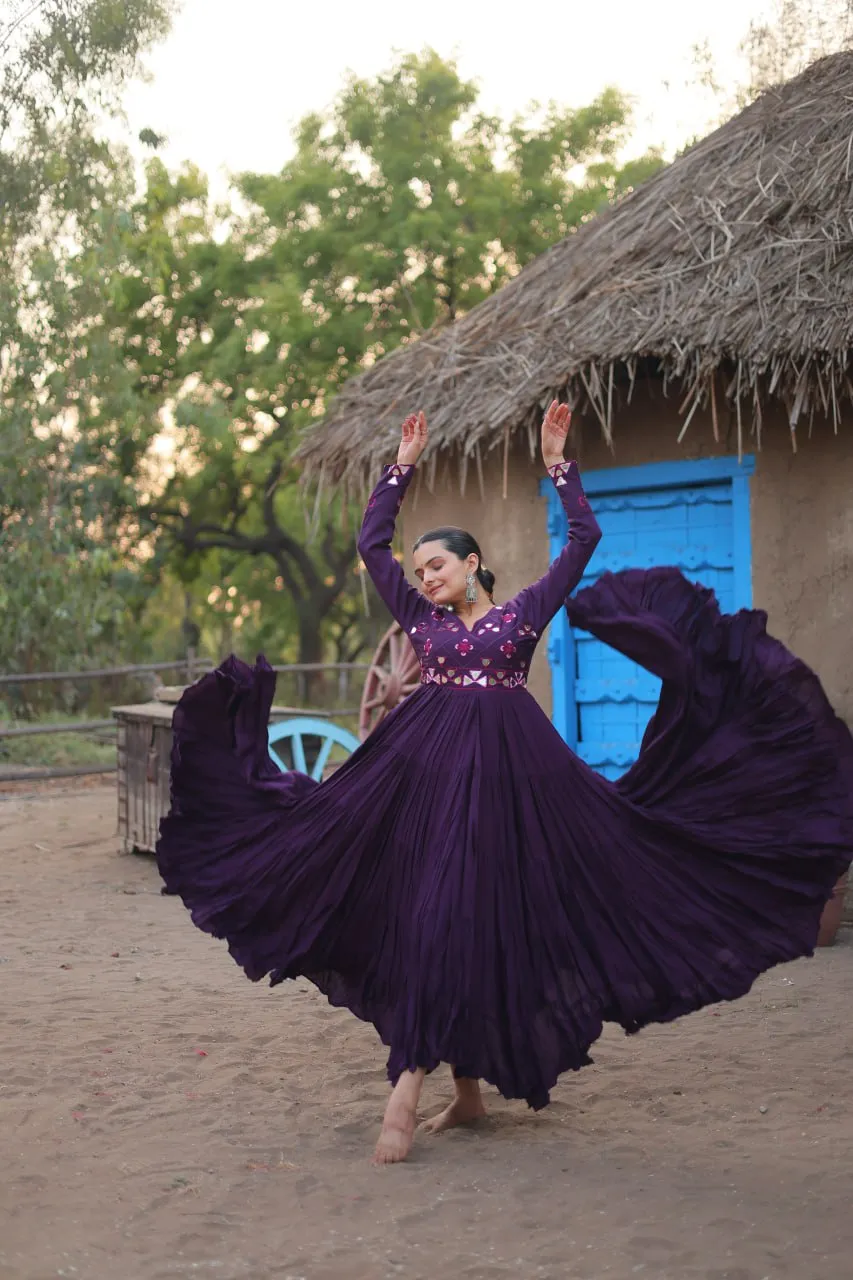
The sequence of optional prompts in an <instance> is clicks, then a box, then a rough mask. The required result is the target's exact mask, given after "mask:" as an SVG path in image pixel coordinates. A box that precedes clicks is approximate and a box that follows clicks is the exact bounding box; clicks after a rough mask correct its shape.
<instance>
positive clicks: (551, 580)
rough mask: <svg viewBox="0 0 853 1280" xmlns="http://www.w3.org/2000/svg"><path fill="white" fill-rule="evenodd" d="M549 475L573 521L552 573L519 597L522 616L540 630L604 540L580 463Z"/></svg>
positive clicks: (567, 464) (560, 466)
mask: <svg viewBox="0 0 853 1280" xmlns="http://www.w3.org/2000/svg"><path fill="white" fill-rule="evenodd" d="M548 474H549V475H550V477H551V479H552V480H553V481H554V486H555V488H556V490H557V493H558V495H559V498H560V501H561V503H562V504H563V510H564V511H565V513H566V517H567V519H568V522H569V537H568V541H567V542H566V545H565V546H564V547H563V550H562V551H561V552H560V554H559V555H558V556H557V559H556V560H555V561H554V562H553V564H552V565H551V567H550V568H549V569H548V572H547V573H546V574H544V575H543V576H542V577H541V578H540V579H539V581H538V582H534V583H533V584H532V585H531V586H529V587H526V588H525V590H524V591H522V592H520V593H519V595H518V596H516V598H515V603H516V605H517V607H518V610H519V613H520V615H521V617H523V618H524V620H525V621H526V622H529V623H530V625H531V626H533V627H535V628H536V630H537V631H541V630H542V628H543V627H545V626H547V625H548V623H549V622H550V621H551V619H552V618H553V617H554V615H555V613H557V611H558V610H559V609H560V608H561V607H562V606H563V605H564V604H565V602H566V599H567V598H568V596H569V595H570V594H571V593H572V591H574V589H575V587H576V586H577V585H578V583H579V582H580V580H581V578H582V577H583V573H584V570H585V569H586V566H587V565H588V564H589V561H590V559H591V557H592V553H593V551H595V548H596V547H597V546H598V544H599V542H600V541H601V530H600V528H599V527H598V521H597V520H596V518H595V516H594V515H593V514H592V511H591V510H590V506H589V503H588V502H587V499H586V495H585V493H584V491H583V486H582V485H581V478H580V473H579V471H578V466H577V463H576V462H560V463H558V464H557V465H556V466H553V467H549V468H548Z"/></svg>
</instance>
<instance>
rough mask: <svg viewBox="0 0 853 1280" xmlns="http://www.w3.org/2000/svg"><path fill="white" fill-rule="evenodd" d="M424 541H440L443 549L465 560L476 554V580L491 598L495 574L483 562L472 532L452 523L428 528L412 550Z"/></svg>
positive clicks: (415, 549) (478, 545)
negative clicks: (457, 527) (436, 527)
mask: <svg viewBox="0 0 853 1280" xmlns="http://www.w3.org/2000/svg"><path fill="white" fill-rule="evenodd" d="M425 542H440V543H441V544H442V546H443V547H444V549H445V551H450V552H451V553H452V554H453V555H455V556H458V557H459V559H460V560H467V559H468V556H471V555H474V556H476V557H477V560H478V562H479V563H478V564H477V580H478V582H479V583H480V586H481V587H482V588H483V590H484V591H485V593H486V595H487V596H489V597H490V598H491V596H492V595H493V594H494V590H495V575H494V574H493V573H492V571H491V569H487V568H486V566H485V565H484V564H483V553H482V551H481V550H480V544H479V543H478V542H477V539H476V538H475V537H474V536H473V534H470V533H466V532H465V530H464V529H456V528H455V527H454V526H453V525H446V526H444V527H443V528H441V529H430V530H429V532H428V533H422V534H421V536H420V537H419V538H418V540H417V542H416V543H415V545H414V546H413V547H412V551H417V549H418V547H420V546H422V545H423V543H425Z"/></svg>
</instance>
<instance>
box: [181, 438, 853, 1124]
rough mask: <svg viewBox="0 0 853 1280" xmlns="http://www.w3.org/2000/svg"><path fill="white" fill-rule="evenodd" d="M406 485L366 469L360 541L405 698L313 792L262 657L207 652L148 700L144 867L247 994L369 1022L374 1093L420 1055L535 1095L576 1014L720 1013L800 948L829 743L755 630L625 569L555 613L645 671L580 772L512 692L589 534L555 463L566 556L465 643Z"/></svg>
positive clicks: (852, 781) (521, 683)
mask: <svg viewBox="0 0 853 1280" xmlns="http://www.w3.org/2000/svg"><path fill="white" fill-rule="evenodd" d="M412 470H413V469H412V468H407V467H400V466H396V465H395V466H392V467H388V468H386V469H385V472H384V473H383V477H382V479H381V480H380V482H379V484H378V486H377V488H376V489H375V491H374V493H373V496H372V497H371V499H370V503H369V505H368V508H367V511H366V513H365V517H364V524H363V528H362V534H361V539H360V544H359V545H360V551H361V555H362V557H363V558H364V561H365V563H366V565H367V568H368V570H369V572H370V574H371V577H372V578H373V580H374V582H375V584H376V587H377V589H378V591H379V593H380V595H381V596H382V599H383V600H384V601H385V603H386V605H387V606H388V608H389V610H390V611H391V613H392V614H393V616H394V617H395V618H396V619H397V621H398V622H399V623H400V624H401V626H403V627H404V628H405V630H406V631H407V633H408V635H409V638H410V640H411V641H412V644H413V646H414V648H415V651H416V653H417V655H418V658H419V660H420V664H421V671H422V677H421V686H420V688H419V689H417V690H416V691H415V692H414V693H413V694H411V695H410V696H409V697H408V698H407V699H406V700H405V701H404V702H403V703H402V704H401V705H400V706H399V707H397V708H396V710H395V711H394V712H392V713H391V714H390V715H389V716H387V718H386V719H385V720H383V721H382V723H381V724H380V725H379V726H378V728H377V729H376V730H375V732H374V733H373V734H371V736H370V738H369V739H368V741H367V742H365V743H364V744H363V745H362V746H361V747H360V748H359V749H358V750H357V751H356V752H355V753H354V754H353V755H352V756H351V757H350V759H349V760H348V761H347V762H346V763H345V764H344V765H343V766H342V767H341V768H340V769H339V770H338V771H337V772H336V773H335V774H333V776H332V777H330V778H329V779H328V780H327V781H325V782H323V783H322V784H317V783H315V782H313V781H312V780H311V779H309V778H308V777H306V776H305V775H304V774H299V773H285V774H282V773H280V772H279V770H278V769H277V768H276V766H275V765H274V764H273V762H272V761H271V760H270V757H269V754H268V751H267V745H266V729H267V720H268V715H269V710H270V706H271V705H272V699H273V690H274V687H275V676H274V673H273V672H272V670H271V669H270V667H269V666H268V665H267V663H266V662H265V661H264V659H263V658H259V659H258V661H257V664H256V665H255V667H254V668H252V667H249V666H247V665H246V664H245V663H243V662H240V661H239V660H238V659H236V658H234V657H231V658H229V659H228V660H227V661H226V662H225V663H224V664H223V666H222V667H220V668H219V670H218V671H216V672H213V673H212V674H210V675H207V676H205V677H204V678H203V679H201V680H200V681H199V682H198V683H197V684H195V685H193V686H192V687H191V688H190V689H188V690H187V692H186V693H185V694H184V696H183V698H182V699H181V702H180V704H179V705H178V707H177V708H176V712H175V720H174V730H175V746H174V755H173V766H172V810H171V813H170V815H169V816H168V817H167V818H166V819H165V820H164V821H163V824H162V829H161V836H160V842H159V845H158V859H159V866H160V871H161V873H162V876H163V879H164V881H165V885H166V888H165V892H169V893H175V894H179V895H180V896H181V897H182V899H183V901H184V903H185V904H186V906H187V907H188V908H189V910H190V912H191V914H192V919H193V920H194V922H195V923H196V924H197V925H198V926H199V928H201V929H204V930H206V931H207V932H209V933H212V934H214V935H215V936H216V937H220V938H225V939H227V942H228V947H229V950H230V952H231V954H232V956H233V957H234V959H235V960H236V961H237V963H238V964H240V965H241V966H242V967H243V969H244V970H245V972H246V974H247V975H248V976H249V977H250V978H251V979H253V980H258V979H261V978H263V977H265V976H267V975H269V976H270V978H271V981H272V982H273V983H277V982H281V981H282V980H283V979H285V978H294V977H296V976H297V975H300V974H301V975H305V976H307V977H308V978H309V979H310V980H311V981H312V982H313V983H315V984H316V985H317V987H319V988H320V990H321V991H323V992H324V993H325V994H326V996H327V997H328V999H329V1000H330V1001H331V1002H332V1004H334V1005H342V1006H345V1007H346V1008H348V1009H350V1010H351V1011H352V1012H353V1013H354V1014H356V1016H357V1017H359V1018H362V1019H365V1020H367V1021H369V1022H372V1023H373V1025H374V1026H375V1027H376V1029H377V1031H378V1033H379V1035H380V1036H381V1038H382V1040H383V1041H384V1042H385V1044H386V1045H387V1046H388V1047H389V1050H390V1056H389V1062H388V1072H389V1077H390V1079H391V1080H392V1081H393V1080H395V1079H396V1078H397V1076H398V1075H399V1074H400V1072H401V1071H403V1070H405V1069H414V1068H417V1067H424V1068H426V1069H427V1070H431V1069H433V1068H434V1067H436V1066H437V1065H438V1063H439V1062H448V1063H451V1064H453V1066H454V1068H455V1070H456V1071H457V1074H461V1075H467V1076H474V1077H481V1078H483V1079H485V1080H487V1081H489V1082H490V1083H492V1084H493V1085H495V1086H496V1087H497V1088H498V1089H499V1090H500V1092H501V1093H502V1094H503V1095H504V1096H505V1097H509V1098H524V1099H526V1100H527V1102H528V1103H529V1104H530V1106H532V1107H537V1108H538V1107H542V1106H544V1105H545V1104H546V1103H547V1102H548V1091H549V1089H550V1088H551V1087H552V1085H553V1084H554V1082H555V1081H556V1080H557V1077H558V1076H559V1075H560V1074H561V1073H562V1072H564V1071H567V1070H571V1069H576V1068H578V1067H582V1066H583V1065H584V1064H586V1063H588V1062H589V1061H590V1057H589V1049H590V1046H591V1045H592V1044H593V1042H594V1041H595V1040H596V1039H597V1037H598V1036H599V1034H600V1032H601V1029H602V1023H603V1022H604V1021H613V1022H617V1023H619V1024H620V1025H621V1026H622V1027H624V1028H625V1030H626V1031H629V1032H633V1031H637V1030H639V1029H640V1028H641V1027H643V1026H645V1025H647V1024H648V1023H651V1022H662V1021H667V1020H669V1019H672V1018H676V1017H678V1016H679V1015H681V1014H685V1013H689V1012H690V1011H691V1010H694V1009H698V1008H700V1007H701V1006H703V1005H707V1004H711V1003H712V1002H714V1001H717V1000H732V999H735V998H736V997H738V996H741V995H743V994H744V993H745V992H746V991H747V990H748V989H749V987H750V986H751V984H752V983H753V982H754V980H755V978H756V977H757V976H758V974H760V973H761V972H762V971H763V970H765V969H767V968H769V967H770V966H771V965H774V964H778V963H779V962H780V961H786V960H793V959H794V958H795V957H797V956H802V955H807V954H809V953H811V951H812V950H813V948H814V945H815V941H816V937H817V930H818V923H819V919H820V915H821V911H822V908H823V906H824V904H825V902H826V900H827V899H828V897H829V896H830V893H831V891H832V888H833V885H834V884H835V882H836V880H837V879H838V877H839V876H840V875H841V874H842V872H843V871H844V870H845V869H846V868H847V866H848V864H849V861H850V857H851V851H853V740H851V736H850V734H849V733H848V731H847V729H846V728H845V727H844V725H843V724H842V723H841V721H840V720H838V719H837V717H836V716H835V715H834V713H833V711H832V709H831V707H830V706H829V704H828V702H827V700H826V697H825V695H824V693H823V691H822V689H821V686H820V683H819V681H818V679H817V677H816V676H815V675H814V674H813V673H812V672H811V671H809V669H808V668H807V667H805V666H804V665H803V664H802V663H801V662H799V661H798V660H797V659H796V658H794V657H792V655H791V654H790V653H788V651H787V650H786V649H785V648H784V647H783V646H782V645H781V644H779V643H778V642H777V641H775V640H773V639H771V638H770V637H769V636H768V635H767V633H766V631H765V617H764V615H763V614H761V613H758V612H751V611H744V612H741V613H739V614H737V615H734V616H726V615H721V614H720V612H719V610H718V608H717V605H716V602H715V599H714V596H713V594H712V593H711V592H709V591H707V590H705V589H704V588H701V587H697V586H693V585H691V584H690V583H688V582H687V581H686V580H685V579H684V578H683V577H682V576H681V574H680V573H679V572H678V571H677V570H674V569H655V570H651V571H648V572H644V571H633V570H629V571H627V572H624V573H620V574H615V575H611V574H606V575H605V576H604V577H603V578H602V579H601V580H600V581H599V582H598V583H596V585H594V586H592V587H590V588H589V589H587V590H585V591H582V592H581V593H580V594H579V595H578V596H577V598H576V599H574V600H572V601H568V611H569V617H570V619H571V621H572V623H573V624H575V625H577V626H580V627H582V628H584V629H587V630H589V631H591V632H592V633H593V634H594V635H596V636H598V637H599V638H600V639H602V640H604V641H606V642H607V643H609V644H611V645H614V646H615V647H616V648H617V649H619V650H621V651H622V652H623V653H625V654H627V655H628V656H629V657H631V658H632V659H635V660H636V661H638V662H640V663H642V664H643V665H644V666H645V667H647V668H648V669H649V670H650V671H652V672H654V673H655V675H657V676H659V677H661V679H662V681H663V688H662V693H661V698H660V704H659V707H658V710H657V712H656V714H655V716H654V717H653V719H652V721H651V723H650V724H649V727H648V730H647V732H646V736H645V739H644V743H643V749H642V752H641V754H640V756H639V759H638V760H637V762H636V763H635V765H634V766H633V767H632V768H631V769H630V770H629V772H628V773H627V774H626V775H625V776H624V777H623V778H621V779H620V780H619V781H618V782H616V783H612V782H609V781H607V780H606V779H604V778H602V777H601V776H600V775H599V774H597V773H595V772H594V771H593V770H591V769H590V768H588V767H587V766H586V765H585V764H584V763H583V762H582V761H581V760H579V759H578V757H577V756H576V755H575V754H574V753H573V752H572V751H571V750H570V749H569V748H568V747H567V746H566V745H565V743H564V742H563V741H562V739H561V738H560V737H559V735H558V734H557V732H556V730H555V729H554V728H553V727H552V725H551V724H550V722H549V720H548V718H547V717H546V716H545V714H544V713H543V711H542V710H541V709H540V708H539V706H538V705H537V703H536V702H535V701H534V699H533V698H532V697H531V695H530V694H529V693H528V692H527V691H526V689H525V683H526V677H527V672H528V669H529V666H530V660H531V658H532V656H533V652H534V650H535V648H536V645H537V644H538V642H539V640H540V638H541V636H542V632H543V630H544V628H545V627H546V626H547V624H548V622H549V620H550V619H551V618H552V617H553V616H554V614H555V613H556V612H557V611H558V610H559V609H560V608H562V607H564V606H566V604H567V598H568V596H569V594H570V592H571V591H572V590H573V589H574V588H575V586H576V585H577V583H578V581H579V580H580V577H581V575H582V573H583V570H584V567H585V565H586V564H587V561H588V560H589V558H590V556H591V554H592V552H593V550H594V548H595V546H596V543H597V542H598V539H599V536H600V533H599V529H598V525H597V524H596V521H595V517H594V516H593V514H592V512H591V511H590V509H589V505H588V503H587V500H586V498H585V497H584V494H583V490H582V488H581V483H580V478H579V476H578V471H577V467H576V466H575V465H574V464H573V463H571V464H564V465H562V466H560V467H558V468H555V469H553V470H552V479H553V480H554V482H555V484H556V486H557V490H558V493H559V495H560V497H561V499H562V503H563V506H564V508H565V511H566V514H567V516H568V520H569V533H570V536H569V541H568V543H567V545H566V547H565V549H564V550H563V551H562V553H561V554H560V556H559V557H558V558H557V560H555V561H554V563H553V564H552V565H551V567H550V569H549V570H548V572H547V573H546V574H545V576H544V577H542V578H541V579H540V580H539V581H538V582H536V583H534V584H533V585H532V586H530V587H527V588H526V589H525V590H523V591H521V592H519V594H518V595H517V596H515V597H514V598H513V599H512V600H509V601H507V603H506V604H504V605H497V606H496V607H495V608H493V609H492V610H491V611H490V612H489V613H488V614H487V615H486V616H485V617H483V618H481V619H480V620H479V621H478V622H477V623H476V624H475V625H474V627H473V629H472V630H471V631H469V630H467V629H466V627H465V626H464V624H463V623H462V622H461V621H460V620H459V618H457V617H456V616H455V615H454V614H453V613H452V612H449V611H447V610H445V609H443V608H438V607H434V606H433V605H431V604H430V602H429V601H428V600H427V599H426V598H425V597H424V596H423V595H422V594H421V593H420V592H418V591H416V590H415V589H414V588H413V587H411V586H410V585H409V584H408V582H407V581H406V578H405V575H404V573H403V571H402V569H401V568H400V566H399V564H398V563H397V562H396V560H395V559H394V557H393V555H392V553H391V539H392V535H393V532H394V522H395V517H396V515H397V512H398V510H399V507H400V505H401V503H402V500H403V496H404V494H405V491H406V488H407V485H408V484H409V481H410V479H411V474H412Z"/></svg>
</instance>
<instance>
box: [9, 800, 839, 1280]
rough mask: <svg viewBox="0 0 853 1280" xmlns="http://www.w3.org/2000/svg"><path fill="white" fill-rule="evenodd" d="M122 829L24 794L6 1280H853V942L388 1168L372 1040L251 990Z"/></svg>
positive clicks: (14, 827) (107, 816)
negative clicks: (532, 1103)
mask: <svg viewBox="0 0 853 1280" xmlns="http://www.w3.org/2000/svg"><path fill="white" fill-rule="evenodd" d="M114 830H115V806H114V798H113V792H112V789H111V787H108V786H105V785H104V784H103V783H98V784H97V785H96V786H91V785H90V786H83V785H81V784H73V785H72V786H68V785H67V784H66V786H65V787H64V788H52V789H50V790H48V791H45V792H42V793H41V794H40V795H39V796H38V797H32V796H27V795H25V794H21V793H20V792H19V793H12V794H10V793H8V792H7V793H6V794H4V795H2V796H0V928H2V935H0V957H2V962H0V992H1V993H2V997H0V1017H2V1025H3V1035H2V1045H0V1280H42V1278H43V1277H44V1278H46V1277H53V1276H71V1277H78V1278H79V1280H167V1278H168V1280H172V1278H173V1277H184V1276H198V1277H205V1276H208V1277H212V1278H213V1280H238V1278H240V1280H242V1278H243V1277H246V1278H247V1280H267V1277H277V1278H280V1280H297V1278H302V1280H385V1278H386V1277H388V1278H391V1277H406V1278H407V1280H445V1278H447V1280H450V1277H453V1280H503V1278H504V1277H513V1278H514V1280H527V1278H528V1277H530V1280H534V1278H536V1280H540V1278H541V1280H569V1278H574V1277H577V1278H578V1280H633V1278H634V1277H641V1278H642V1280H647V1278H648V1280H694V1278H696V1280H842V1278H843V1280H848V1278H849V1277H850V1276H851V1275H853V1212H851V1205H853V1166H851V1154H850V1153H851V1145H852V1140H853V1117H851V1102H853V1056H851V1049H853V1044H851V1040H853V1016H851V990H853V939H851V938H850V937H849V935H848V936H846V937H845V936H842V940H841V942H840V943H839V944H838V945H837V946H836V947H835V948H833V949H831V950H827V951H824V952H821V953H819V954H818V956H817V957H816V958H815V959H814V960H811V961H804V962H800V963H798V964H796V965H791V966H787V967H786V968H785V969H778V970H776V971H775V972H773V973H771V974H769V975H767V976H766V977H765V978H764V979H762V981H761V983H760V984H759V985H758V986H757V987H756V989H755V990H754V992H753V993H752V994H751V995H750V996H749V997H748V998H747V999H745V1000H743V1001H741V1002H740V1003H738V1004H736V1005H732V1006H727V1007H724V1008H718V1009H715V1010H713V1011H705V1012H703V1013H701V1014H698V1015H694V1016H693V1017H691V1018H689V1019H686V1020H684V1021H683V1022H681V1023H680V1024H677V1025H675V1026H671V1027H666V1028H660V1029H653V1030H651V1031H647V1032H644V1033H643V1034H642V1035H640V1036H638V1037H635V1038H633V1039H630V1040H629V1039H626V1038H625V1037H624V1036H622V1035H621V1033H618V1032H616V1031H615V1030H610V1031H608V1033H607V1034H606V1035H605V1036H604V1038H603V1039H602V1041H601V1043H600V1044H599V1046H598V1050H597V1053H596V1058H597V1062H596V1065H595V1066H594V1067H591V1068H588V1069H587V1070H586V1071H584V1072H582V1073H581V1074H580V1075H577V1076H573V1077H571V1078H567V1079H565V1080H564V1081H563V1082H562V1083H561V1084H560V1086H559V1088H558V1089H557V1090H556V1093H555V1096H554V1104H553V1106H552V1107H551V1108H550V1109H549V1110H547V1111H546V1112H543V1113H540V1114H539V1115H533V1114H532V1113H530V1112H528V1111H527V1110H526V1109H525V1107H524V1106H523V1105H518V1104H509V1103H505V1102H503V1101H502V1100H500V1099H499V1098H497V1097H494V1096H492V1097H491V1098H490V1104H491V1118H490V1119H489V1120H488V1121H487V1122H485V1123H484V1124H483V1125H482V1126H481V1127H480V1128H479V1129H478V1130H477V1131H475V1132H460V1131H457V1132H454V1133H452V1134H447V1135H444V1136H442V1137H435V1138H424V1139H421V1140H420V1141H419V1143H418V1145H417V1147H416V1151H415V1155H414V1158H413V1159H412V1161H411V1162H410V1163H409V1164H407V1165H404V1166H398V1167H395V1168H388V1169H384V1170H375V1169H373V1168H371V1166H370V1164H369V1163H368V1156H369V1153H370V1151H371V1148H372V1144H373V1142H374V1140H375V1137H376V1135H377V1132H378V1122H379V1118H380V1116H381V1112H382V1108H383V1105H384V1102H385V1095H386V1086H385V1083H384V1077H383V1070H384V1052H383V1050H382V1048H381V1046H380V1045H379V1044H378V1043H377V1041H376V1039H375V1037H374V1034H373V1032H372V1030H371V1029H370V1028H368V1027H365V1026H362V1025H361V1024H359V1023H358V1022H356V1021H355V1019H353V1018H352V1017H350V1016H349V1015H348V1014H346V1013H343V1012H340V1011H336V1010H332V1009H330V1008H329V1007H328V1006H327V1005H325V1003H324V1002H323V1000H322V999H321V998H320V997H319V996H318V995H317V994H316V993H315V992H314V991H313V990H312V989H311V988H310V987H309V986H308V984H305V983H299V984H289V985H287V986H285V987H284V988H278V989H276V990H274V991H271V990H270V989H269V988H266V987H260V986H251V985H250V984H249V983H248V982H247V981H246V980H245V978H244V977H243V976H242V974H241V973H240V971H239V970H238V969H237V967H236V966H235V965H234V964H233V962H232V961H231V960H230V959H229V957H228V955H227V953H226V952H225V949H224V947H223V946H222V945H221V944H219V943H217V942H215V941H213V940H212V939H209V938H207V937H205V936H204V935H202V934H201V933H199V932H197V931H196V930H195V929H193V928H192V927H191V925H190V923H189V920H188V918H187V916H186V914H185V913H184V911H183V908H182V907H181V906H180V904H179V903H178V902H177V901H175V900H174V899H168V898H163V897H161V896H160V893H159V884H158V879H157V874H156V870H155V867H154V865H153V863H152V861H151V860H150V859H148V858H145V857H140V856H134V855H129V856H122V855H120V854H119V853H118V852H117V848H118V845H117V840H116V838H115V834H114ZM448 1085H449V1081H448V1079H447V1077H446V1075H445V1074H441V1075H436V1076H434V1077H432V1078H431V1079H430V1080H429V1081H428V1082H427V1090H426V1095H425V1105H424V1112H425V1113H426V1114H432V1113H434V1112H435V1111H436V1110H438V1109H439V1105H440V1103H441V1102H442V1100H443V1099H444V1098H445V1097H446V1096H447V1094H448Z"/></svg>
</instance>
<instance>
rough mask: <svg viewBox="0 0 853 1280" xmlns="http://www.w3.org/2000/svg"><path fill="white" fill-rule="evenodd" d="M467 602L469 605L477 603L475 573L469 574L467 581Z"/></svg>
mask: <svg viewBox="0 0 853 1280" xmlns="http://www.w3.org/2000/svg"><path fill="white" fill-rule="evenodd" d="M465 601H466V603H467V604H476V603H477V580H476V578H475V577H474V575H473V573H469V574H468V576H467V577H466V579H465Z"/></svg>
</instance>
